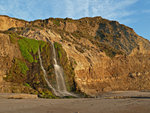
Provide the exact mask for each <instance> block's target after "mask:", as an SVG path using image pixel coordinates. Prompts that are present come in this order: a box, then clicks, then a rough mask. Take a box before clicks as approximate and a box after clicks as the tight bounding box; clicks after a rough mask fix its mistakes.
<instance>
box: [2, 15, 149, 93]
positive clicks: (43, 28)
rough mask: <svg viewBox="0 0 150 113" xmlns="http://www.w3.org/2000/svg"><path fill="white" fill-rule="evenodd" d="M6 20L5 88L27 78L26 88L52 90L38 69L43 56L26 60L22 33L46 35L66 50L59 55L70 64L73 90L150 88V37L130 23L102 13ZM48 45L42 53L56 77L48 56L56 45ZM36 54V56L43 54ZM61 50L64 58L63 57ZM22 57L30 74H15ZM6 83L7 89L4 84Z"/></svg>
mask: <svg viewBox="0 0 150 113" xmlns="http://www.w3.org/2000/svg"><path fill="white" fill-rule="evenodd" d="M1 18H2V19H3V18H4V17H0V20H2V19H1ZM4 20H5V19H4ZM5 21H6V23H7V24H6V23H1V24H2V25H1V26H0V29H1V30H3V31H1V34H0V40H1V41H0V43H1V44H0V49H1V50H0V57H1V58H0V59H1V60H0V66H1V68H0V77H1V81H0V84H3V85H0V87H3V89H7V90H3V92H7V91H9V92H11V91H13V92H15V90H13V88H8V87H7V86H9V85H4V84H16V87H17V86H18V85H17V84H20V83H23V84H22V87H21V86H20V87H21V88H26V87H27V85H25V83H28V84H29V85H30V87H27V88H28V90H26V92H28V93H30V92H32V93H33V92H37V93H39V94H41V92H46V91H47V90H48V89H46V85H44V84H45V83H44V81H41V80H40V77H41V76H42V72H41V71H37V70H38V69H39V70H40V67H39V61H38V60H37V62H32V63H31V62H29V61H27V59H25V57H24V56H23V55H22V52H21V50H20V46H19V42H18V40H21V39H22V38H21V39H20V38H18V37H27V38H28V39H29V40H32V39H36V40H43V41H45V43H46V42H47V41H48V40H50V41H51V42H55V43H56V42H57V43H58V44H59V45H60V46H59V47H61V49H57V52H58V53H57V54H58V55H57V56H58V60H59V63H60V64H61V65H62V67H63V68H64V72H65V76H66V83H67V86H68V90H70V91H81V92H84V93H86V94H89V95H96V94H98V93H100V92H107V91H112V90H149V89H150V82H149V80H150V70H149V69H150V42H149V41H148V40H146V39H144V38H142V37H140V36H138V35H137V34H136V33H135V32H134V31H133V29H131V28H129V27H127V26H124V25H121V24H119V23H118V22H116V21H108V20H106V19H103V18H101V17H94V18H82V19H79V20H72V19H69V18H66V19H59V18H57V19H53V18H49V19H46V20H36V21H33V22H25V21H20V20H17V19H15V24H14V22H13V23H12V18H9V19H8V17H7V19H6V20H5ZM8 23H10V25H9V24H8ZM3 26H7V27H3ZM12 27H13V28H12ZM8 29H9V30H8ZM4 30H5V31H4ZM14 34H15V35H14ZM12 37H13V38H12ZM46 45H47V46H44V49H43V54H42V58H43V62H44V63H45V64H44V65H45V68H46V71H47V73H49V74H50V76H51V77H49V80H50V81H51V82H53V81H55V75H54V70H53V66H51V65H52V60H50V61H49V60H48V59H51V53H52V52H51V49H52V48H51V46H50V45H49V44H46ZM39 47H40V45H39ZM48 47H49V52H48V49H47V48H48ZM30 52H31V51H30ZM31 54H32V56H33V58H34V59H35V58H36V54H37V53H35V54H33V53H32V52H31ZM60 54H61V55H62V56H63V57H60V56H61V55H60ZM16 58H17V59H19V60H20V61H23V62H25V63H26V64H27V67H28V70H26V74H25V75H26V77H24V76H23V75H22V74H20V73H17V72H13V74H12V76H11V77H10V72H12V70H13V69H12V67H14V65H15V64H16V63H15V62H17V61H16V60H14V59H16ZM37 59H38V58H37ZM47 62H49V63H47ZM50 67H51V68H50ZM36 74H37V76H38V77H37V78H36V77H35V75H36ZM18 76H20V77H19V79H18V80H22V81H21V82H20V83H19V82H18V81H15V78H17V77H18ZM3 78H5V79H3ZM33 78H34V79H33ZM35 78H36V79H35ZM69 78H70V79H69ZM38 80H39V83H40V85H37V84H36V85H35V84H33V81H36V82H37V81H38ZM24 81H25V82H24ZM41 84H43V85H41ZM5 86H6V87H7V88H4V87H5ZM44 86H45V87H44ZM21 88H20V89H21ZM41 90H42V91H41ZM20 92H22V91H21V90H20ZM26 92H25V93H26ZM49 95H50V94H49Z"/></svg>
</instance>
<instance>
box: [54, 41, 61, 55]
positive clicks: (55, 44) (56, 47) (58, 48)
mask: <svg viewBox="0 0 150 113" xmlns="http://www.w3.org/2000/svg"><path fill="white" fill-rule="evenodd" d="M54 48H55V49H56V50H57V52H58V57H59V58H61V57H62V45H61V44H59V43H58V42H54Z"/></svg>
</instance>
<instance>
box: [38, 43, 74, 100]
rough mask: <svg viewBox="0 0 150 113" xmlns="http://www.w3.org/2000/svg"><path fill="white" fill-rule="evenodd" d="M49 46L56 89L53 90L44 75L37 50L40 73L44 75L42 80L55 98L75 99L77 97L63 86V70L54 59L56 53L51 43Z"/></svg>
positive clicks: (45, 74)
mask: <svg viewBox="0 0 150 113" xmlns="http://www.w3.org/2000/svg"><path fill="white" fill-rule="evenodd" d="M49 42H50V41H49ZM50 43H51V42H50ZM51 44H52V47H53V60H54V64H53V65H54V70H55V76H56V82H57V89H55V88H54V87H53V86H52V85H51V84H50V82H49V81H48V78H47V73H46V71H45V69H44V67H43V64H42V59H41V54H40V50H38V55H39V60H40V66H41V69H42V71H43V73H44V79H45V81H46V83H47V85H48V87H49V88H50V89H51V90H52V92H53V93H54V94H55V95H56V96H60V97H63V96H74V97H77V95H75V94H72V93H70V92H68V91H67V88H66V85H65V80H64V72H63V68H62V67H61V66H59V65H58V63H57V59H56V51H55V48H54V45H53V43H51Z"/></svg>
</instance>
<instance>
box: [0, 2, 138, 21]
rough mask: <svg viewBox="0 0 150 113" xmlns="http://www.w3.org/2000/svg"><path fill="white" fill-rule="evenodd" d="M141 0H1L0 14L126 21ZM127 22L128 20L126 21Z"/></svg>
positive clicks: (20, 16)
mask: <svg viewBox="0 0 150 113" xmlns="http://www.w3.org/2000/svg"><path fill="white" fill-rule="evenodd" d="M137 1H139V0H44V1H43V0H24V1H23V0H13V2H12V0H0V14H6V15H9V16H14V17H17V18H23V19H26V20H33V19H37V18H47V17H50V16H52V17H70V18H76V19H77V18H81V17H89V16H90V17H91V16H92V17H93V16H102V17H104V18H107V19H113V20H119V21H125V20H128V21H129V19H128V18H127V17H128V16H130V15H133V14H134V13H135V11H134V10H133V11H131V10H128V9H127V8H129V7H131V6H132V5H133V4H135V3H136V2H137ZM126 22H127V21H126Z"/></svg>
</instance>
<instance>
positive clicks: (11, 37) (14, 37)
mask: <svg viewBox="0 0 150 113" xmlns="http://www.w3.org/2000/svg"><path fill="white" fill-rule="evenodd" d="M9 38H10V42H11V43H13V44H15V43H16V42H17V39H16V34H10V35H9Z"/></svg>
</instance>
